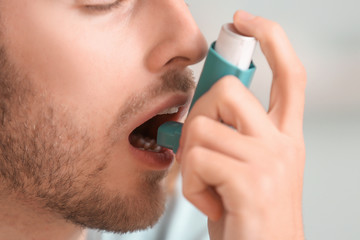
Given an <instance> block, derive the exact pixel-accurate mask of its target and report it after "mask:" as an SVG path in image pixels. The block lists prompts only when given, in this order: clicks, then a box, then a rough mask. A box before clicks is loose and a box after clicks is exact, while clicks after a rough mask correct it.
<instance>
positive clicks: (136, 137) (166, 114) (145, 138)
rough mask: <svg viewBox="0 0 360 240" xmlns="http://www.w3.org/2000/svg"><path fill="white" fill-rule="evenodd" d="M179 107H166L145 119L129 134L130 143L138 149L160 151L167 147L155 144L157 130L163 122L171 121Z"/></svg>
mask: <svg viewBox="0 0 360 240" xmlns="http://www.w3.org/2000/svg"><path fill="white" fill-rule="evenodd" d="M179 108H180V107H171V108H168V109H166V110H164V111H162V112H160V113H158V114H157V115H155V116H154V117H152V118H151V119H149V120H147V121H146V122H144V123H143V124H141V125H140V126H138V127H137V128H135V130H134V131H132V132H131V134H130V135H129V142H130V144H131V145H132V146H133V147H135V148H137V149H140V150H143V151H149V152H155V153H162V152H164V151H166V150H167V148H164V147H161V146H159V145H157V143H156V140H157V130H158V128H159V127H160V126H161V125H162V124H163V123H165V122H168V121H173V120H174V119H176V117H177V115H178V113H179Z"/></svg>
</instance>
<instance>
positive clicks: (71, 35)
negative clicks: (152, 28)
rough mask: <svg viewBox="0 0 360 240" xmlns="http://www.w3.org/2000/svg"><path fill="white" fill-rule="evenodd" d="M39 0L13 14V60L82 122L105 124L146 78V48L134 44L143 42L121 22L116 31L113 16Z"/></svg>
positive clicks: (10, 31) (11, 34) (11, 20)
mask: <svg viewBox="0 0 360 240" xmlns="http://www.w3.org/2000/svg"><path fill="white" fill-rule="evenodd" d="M38 2H41V1H35V2H34V4H31V5H28V6H27V5H25V6H24V7H27V9H26V10H23V11H21V10H18V11H17V12H18V16H16V14H14V15H12V16H9V18H10V19H9V22H11V23H12V24H11V26H10V27H9V28H8V35H9V38H10V39H11V40H10V41H9V43H10V47H9V48H10V49H11V51H10V52H11V55H12V58H13V60H14V62H15V63H16V65H18V66H19V68H20V69H21V70H23V71H24V72H25V73H27V75H28V76H29V78H30V79H31V80H33V81H34V82H35V83H36V85H37V86H39V87H41V88H43V89H46V91H47V93H48V94H50V95H51V97H52V99H53V100H54V101H57V102H58V103H61V105H64V106H66V108H69V109H72V110H74V109H75V110H76V111H75V112H76V114H78V116H77V117H76V116H74V117H75V118H78V120H79V121H84V120H86V122H89V119H91V120H92V121H96V122H97V123H93V124H104V121H107V119H112V118H111V116H113V115H114V114H115V113H116V112H117V111H118V109H119V108H120V107H121V106H122V105H123V104H124V103H126V100H127V99H128V97H129V95H131V94H132V93H133V92H134V91H136V86H137V85H138V84H136V81H139V80H140V79H144V78H146V73H145V71H144V67H143V65H142V62H143V61H142V56H143V54H141V52H142V49H141V48H140V47H137V48H134V47H133V46H141V44H140V43H137V41H136V39H137V38H136V37H132V35H134V34H132V33H131V32H130V31H127V29H126V26H125V25H122V24H121V23H117V26H116V27H117V28H116V29H115V27H114V25H111V27H110V26H109V25H110V24H109V22H110V20H109V21H104V20H102V21H98V22H97V21H95V20H94V19H92V20H90V19H89V18H92V17H91V16H88V17H84V16H82V15H81V14H80V13H79V12H77V11H74V13H71V14H69V13H67V14H65V13H64V12H62V11H61V10H56V9H57V8H54V7H53V8H50V7H47V6H45V7H44V6H42V5H44V4H43V3H42V5H41V4H40V3H38ZM36 4H38V5H39V6H37V5H36ZM40 5H41V6H40ZM44 8H46V9H44ZM63 11H65V10H63ZM67 11H68V12H69V10H67ZM20 13H21V17H20V16H19V15H20ZM64 16H66V17H64ZM94 18H95V17H94ZM44 19H46V21H44ZM119 22H120V21H119ZM125 22H126V21H125ZM15 30H16V31H15ZM123 36H126V38H124V37H123ZM125 40H126V41H125ZM130 43H131V46H130V45H129V44H130ZM90 116H91V118H89V117H90ZM95 116H97V117H95ZM109 116H110V117H109Z"/></svg>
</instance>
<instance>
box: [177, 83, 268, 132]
mask: <svg viewBox="0 0 360 240" xmlns="http://www.w3.org/2000/svg"><path fill="white" fill-rule="evenodd" d="M199 115H202V116H206V117H209V118H211V119H213V120H216V121H220V120H222V121H223V122H224V123H225V124H227V125H230V126H233V127H234V128H236V129H237V130H238V131H239V132H241V133H243V134H246V135H251V136H266V135H268V133H269V131H271V130H275V127H274V125H273V123H272V122H271V120H270V119H269V117H268V116H267V113H266V111H265V109H264V108H263V106H262V105H261V104H260V102H259V101H258V100H257V99H256V98H255V96H254V95H253V94H252V93H251V92H250V91H249V90H248V89H247V88H246V87H245V86H244V85H243V84H242V83H241V82H240V81H239V79H237V78H236V77H234V76H226V77H223V78H222V79H220V80H219V81H217V82H216V83H215V84H214V86H213V87H212V88H211V89H210V90H209V91H208V92H207V93H205V94H204V95H203V96H202V97H201V98H199V100H198V101H197V102H196V103H195V105H194V106H193V108H192V109H191V111H190V114H189V116H188V118H187V119H186V121H185V124H184V129H186V128H187V122H191V121H192V119H193V118H194V117H196V116H199Z"/></svg>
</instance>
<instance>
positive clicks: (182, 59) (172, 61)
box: [165, 57, 190, 66]
mask: <svg viewBox="0 0 360 240" xmlns="http://www.w3.org/2000/svg"><path fill="white" fill-rule="evenodd" d="M179 62H180V63H181V62H183V63H184V65H188V64H189V62H190V59H189V58H187V57H174V58H172V59H170V60H169V61H167V62H166V64H165V66H168V65H172V64H179Z"/></svg>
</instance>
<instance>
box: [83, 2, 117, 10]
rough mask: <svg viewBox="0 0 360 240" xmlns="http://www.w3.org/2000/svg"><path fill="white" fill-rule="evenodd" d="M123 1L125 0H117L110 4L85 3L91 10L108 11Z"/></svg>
mask: <svg viewBox="0 0 360 240" xmlns="http://www.w3.org/2000/svg"><path fill="white" fill-rule="evenodd" d="M122 1H123V0H116V1H115V2H113V3H110V4H98V5H85V8H86V9H87V10H90V11H97V12H107V11H110V10H113V9H115V8H117V7H119V6H120V5H121V2H122Z"/></svg>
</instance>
